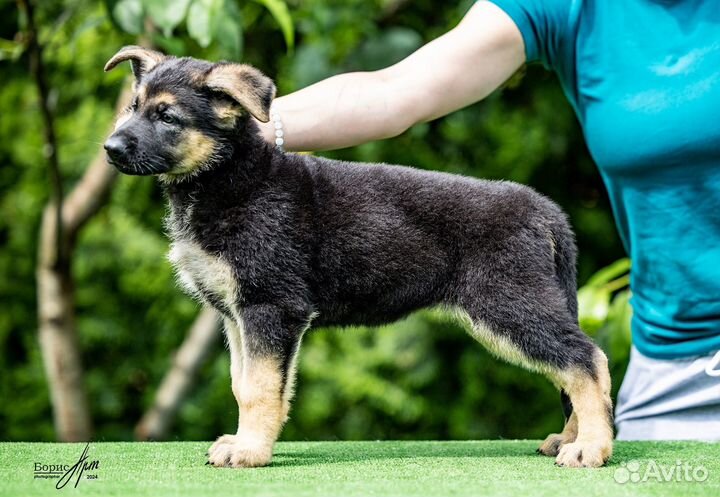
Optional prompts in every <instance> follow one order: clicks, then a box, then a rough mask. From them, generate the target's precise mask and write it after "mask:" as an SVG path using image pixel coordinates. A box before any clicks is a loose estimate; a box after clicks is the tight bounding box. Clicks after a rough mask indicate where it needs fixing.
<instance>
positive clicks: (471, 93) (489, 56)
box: [260, 1, 525, 150]
mask: <svg viewBox="0 0 720 497" xmlns="http://www.w3.org/2000/svg"><path fill="white" fill-rule="evenodd" d="M524 62H525V51H524V44H523V39H522V36H521V34H520V31H519V30H518V28H517V26H516V25H515V23H514V22H513V21H512V19H511V18H510V17H509V16H508V15H507V14H505V12H503V11H502V10H501V9H500V8H499V7H497V6H496V5H494V4H492V3H490V2H486V1H481V2H477V3H476V4H475V5H474V6H473V7H472V8H471V9H470V10H469V11H468V13H467V14H466V15H465V17H464V18H463V20H462V21H461V22H460V23H459V24H458V25H457V26H456V27H455V28H454V29H452V30H451V31H449V32H448V33H446V34H445V35H443V36H441V37H439V38H437V39H435V40H433V41H432V42H430V43H428V44H427V45H425V46H423V47H422V48H420V49H419V50H417V51H416V52H415V53H413V54H411V55H410V56H409V57H407V58H406V59H404V60H402V61H400V62H398V63H397V64H395V65H393V66H390V67H388V68H386V69H381V70H379V71H374V72H354V73H346V74H340V75H338V76H333V77H331V78H328V79H326V80H323V81H320V82H318V83H315V84H314V85H311V86H309V87H307V88H304V89H302V90H299V91H296V92H294V93H292V94H290V95H287V96H284V97H279V98H277V99H276V100H275V102H274V103H273V109H276V110H277V111H278V113H279V114H280V116H281V118H282V122H283V128H284V132H285V133H284V139H285V145H284V146H285V148H286V149H288V150H329V149H335V148H342V147H349V146H354V145H358V144H361V143H364V142H368V141H371V140H377V139H382V138H389V137H393V136H397V135H399V134H401V133H403V132H404V131H405V130H407V129H408V128H409V127H411V126H412V125H414V124H416V123H420V122H425V121H430V120H432V119H436V118H438V117H440V116H444V115H446V114H449V113H450V112H453V111H455V110H457V109H460V108H462V107H465V106H467V105H470V104H471V103H474V102H476V101H478V100H480V99H482V98H484V97H486V96H487V95H488V94H490V93H491V92H492V91H493V90H495V89H496V88H497V87H498V86H500V85H501V84H502V83H503V82H504V81H505V80H507V79H508V78H509V77H510V76H512V74H513V73H514V72H515V71H516V70H517V69H518V68H519V67H520V66H521V65H522V64H523V63H524ZM260 125H261V130H262V133H263V136H264V137H265V139H266V140H267V141H269V142H274V141H275V134H274V133H275V129H274V126H273V123H272V121H271V122H270V123H260Z"/></svg>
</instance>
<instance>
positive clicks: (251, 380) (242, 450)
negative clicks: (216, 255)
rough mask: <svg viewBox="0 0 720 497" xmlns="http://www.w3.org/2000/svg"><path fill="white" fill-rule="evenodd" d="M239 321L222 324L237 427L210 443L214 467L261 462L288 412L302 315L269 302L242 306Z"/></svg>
mask: <svg viewBox="0 0 720 497" xmlns="http://www.w3.org/2000/svg"><path fill="white" fill-rule="evenodd" d="M242 317H243V319H242V322H228V323H226V331H227V334H228V342H229V346H230V357H231V368H230V372H231V375H232V389H233V394H234V395H235V399H236V400H237V403H238V408H239V422H238V431H237V434H235V435H223V436H222V437H220V438H219V439H218V440H217V441H216V442H215V443H214V444H213V445H212V447H210V450H209V452H208V454H209V461H210V463H211V464H213V465H214V466H232V467H255V466H265V465H267V464H268V463H269V462H270V459H271V458H272V449H273V445H274V443H275V440H277V438H278V436H279V435H280V430H281V429H282V425H283V423H284V422H285V419H286V417H287V412H288V404H289V396H290V395H291V391H292V386H291V385H290V384H289V383H290V379H291V378H293V377H294V371H290V369H291V368H293V367H294V364H295V360H294V356H295V354H296V353H297V350H298V345H299V342H300V337H301V335H302V328H301V327H298V326H296V325H294V323H296V322H297V323H299V322H301V321H302V320H293V319H289V318H288V317H287V316H285V315H284V313H282V312H281V311H280V310H279V309H277V308H275V307H273V306H254V307H252V308H248V309H244V310H243V313H242Z"/></svg>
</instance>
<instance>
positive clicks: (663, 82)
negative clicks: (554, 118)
mask: <svg viewBox="0 0 720 497" xmlns="http://www.w3.org/2000/svg"><path fill="white" fill-rule="evenodd" d="M491 1H492V2H493V3H495V4H496V5H498V6H499V7H500V8H501V9H503V10H504V11H505V12H506V13H507V14H508V15H509V16H510V17H511V18H512V19H513V20H514V22H515V23H516V24H517V26H518V28H519V29H520V32H521V33H522V36H523V39H524V41H525V51H526V55H527V60H528V61H529V62H532V61H540V62H542V63H543V64H544V65H545V66H546V67H548V68H549V69H552V70H553V71H555V72H556V73H557V74H558V76H559V78H560V82H561V84H562V87H563V90H564V92H565V94H566V95H567V97H568V99H569V100H570V102H571V104H572V106H573V107H574V109H575V111H576V114H577V116H578V118H579V120H580V123H581V125H582V128H583V132H584V134H585V139H586V141H587V144H588V148H589V149H590V153H591V154H592V156H593V159H594V160H595V162H596V163H597V165H598V168H599V169H600V173H601V175H602V178H603V180H604V182H605V185H606V186H607V189H608V192H609V195H610V200H611V202H612V207H613V211H614V214H615V219H616V222H617V226H618V229H619V231H620V235H621V238H622V241H623V243H624V245H625V249H626V250H627V252H628V254H629V255H630V258H631V259H632V263H633V267H632V271H631V278H630V279H631V282H630V286H631V289H632V294H633V296H632V300H631V302H632V306H633V321H632V332H633V342H634V344H635V346H636V347H637V348H638V350H639V351H640V352H641V353H643V354H644V355H647V356H650V357H654V358H659V359H667V358H677V357H687V356H692V355H701V354H707V353H710V352H712V351H715V350H718V349H720V0H491Z"/></svg>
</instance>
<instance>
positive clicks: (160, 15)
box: [143, 0, 190, 36]
mask: <svg viewBox="0 0 720 497" xmlns="http://www.w3.org/2000/svg"><path fill="white" fill-rule="evenodd" d="M143 4H144V5H145V9H146V10H147V13H148V14H149V15H150V18H151V19H152V20H153V22H154V23H155V25H156V26H158V27H159V28H160V29H162V31H163V34H164V35H165V36H171V35H172V31H173V29H175V27H176V26H177V25H178V24H180V22H181V21H182V20H183V19H185V14H186V13H187V11H188V7H189V5H190V0H143Z"/></svg>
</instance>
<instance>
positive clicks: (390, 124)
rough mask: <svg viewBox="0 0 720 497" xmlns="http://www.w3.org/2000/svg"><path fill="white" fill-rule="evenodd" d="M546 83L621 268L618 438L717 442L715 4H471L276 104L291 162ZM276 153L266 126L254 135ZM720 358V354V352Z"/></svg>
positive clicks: (719, 95) (615, 0) (569, 0)
mask: <svg viewBox="0 0 720 497" xmlns="http://www.w3.org/2000/svg"><path fill="white" fill-rule="evenodd" d="M526 62H542V63H543V64H544V65H545V66H546V67H547V68H548V69H550V70H552V71H554V72H555V73H557V75H558V78H559V80H560V84H561V85H562V88H563V91H564V93H565V95H566V96H567V98H568V100H569V101H570V103H571V104H572V106H573V108H574V110H575V112H576V115H577V117H578V120H579V122H580V124H581V126H582V129H583V132H584V136H585V139H586V141H587V145H588V147H589V149H590V152H591V154H592V157H593V159H594V161H595V162H596V163H597V165H598V167H599V170H600V174H601V176H602V179H603V180H604V183H605V185H606V187H607V191H608V193H609V196H610V200H611V204H612V208H613V213H614V216H615V220H616V224H617V227H618V229H619V232H620V235H621V238H622V242H623V244H624V247H625V249H626V251H627V252H628V254H629V255H630V257H631V260H632V271H631V290H632V300H631V302H632V307H633V318H632V338H633V348H632V350H631V357H630V363H629V366H628V370H627V373H626V376H625V379H624V381H623V384H622V387H621V389H620V392H619V395H618V400H617V407H616V427H617V438H618V439H623V440H640V439H645V440H658V439H704V440H720V378H718V377H717V376H711V375H710V374H707V373H706V372H705V369H707V368H708V364H709V362H710V361H712V357H713V356H714V353H715V352H716V351H718V350H719V349H720V117H719V116H720V1H718V0H489V1H488V0H481V1H478V2H476V3H475V4H474V5H473V6H472V7H471V8H470V10H469V11H468V12H467V14H466V15H465V16H464V18H463V19H462V21H461V22H460V23H459V24H458V25H457V26H456V27H455V28H454V29H452V30H451V31H449V32H448V33H446V34H444V35H443V36H441V37H439V38H437V39H435V40H434V41H432V42H430V43H428V44H427V45H425V46H423V47H421V48H420V49H419V50H417V51H416V52H415V53H413V54H411V55H410V56H408V57H407V58H406V59H404V60H402V61H400V62H398V63H397V64H395V65H393V66H391V67H387V68H385V69H381V70H378V71H374V72H355V73H348V74H341V75H338V76H334V77H331V78H328V79H326V80H324V81H320V82H319V83H316V84H314V85H312V86H309V87H307V88H305V89H302V90H300V91H297V92H295V93H292V94H290V95H287V96H283V97H280V98H278V99H276V101H275V102H274V103H273V112H274V116H275V118H276V120H277V121H279V122H280V123H281V124H278V125H277V126H278V127H280V126H281V127H282V131H281V133H278V134H283V136H282V139H283V140H281V142H282V141H284V146H285V147H286V148H287V149H290V150H323V149H334V148H341V147H348V146H353V145H357V144H360V143H363V142H367V141H370V140H378V139H383V138H389V137H393V136H396V135H399V134H400V133H402V132H404V131H405V130H407V129H408V128H410V127H411V126H413V125H414V124H416V123H421V122H425V121H430V120H432V119H436V118H438V117H441V116H444V115H446V114H448V113H450V112H453V111H455V110H457V109H460V108H461V107H464V106H467V105H469V104H471V103H474V102H476V101H478V100H480V99H482V98H484V97H486V96H487V95H489V94H490V93H491V92H493V91H494V90H495V89H496V88H498V87H499V86H500V85H501V84H502V83H503V82H504V81H505V80H507V79H508V78H509V77H510V76H511V75H512V74H513V73H515V72H516V71H517V70H518V69H519V68H520V67H521V66H522V65H523V64H524V63H526ZM261 130H262V133H263V135H264V136H265V137H266V139H267V140H268V141H271V142H272V141H274V140H275V138H276V136H275V132H276V125H275V123H274V122H273V121H271V122H270V123H267V124H263V125H262V126H261ZM719 355H720V353H719Z"/></svg>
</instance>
